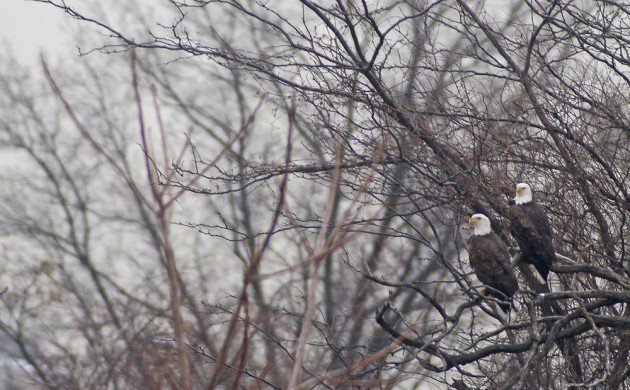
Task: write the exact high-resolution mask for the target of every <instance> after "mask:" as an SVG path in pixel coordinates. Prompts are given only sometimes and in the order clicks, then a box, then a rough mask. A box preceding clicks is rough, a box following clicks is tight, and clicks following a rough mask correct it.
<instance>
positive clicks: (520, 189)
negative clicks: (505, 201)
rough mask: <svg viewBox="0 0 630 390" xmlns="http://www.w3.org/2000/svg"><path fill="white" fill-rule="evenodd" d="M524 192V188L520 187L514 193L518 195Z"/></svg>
mask: <svg viewBox="0 0 630 390" xmlns="http://www.w3.org/2000/svg"><path fill="white" fill-rule="evenodd" d="M523 191H525V189H524V188H520V187H516V193H517V194H520V193H521V192H523Z"/></svg>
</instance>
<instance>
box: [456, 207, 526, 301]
mask: <svg viewBox="0 0 630 390" xmlns="http://www.w3.org/2000/svg"><path fill="white" fill-rule="evenodd" d="M468 223H469V224H470V225H472V226H473V228H474V231H473V235H472V237H470V241H469V249H468V252H469V258H470V265H471V266H472V268H473V270H474V271H475V274H476V275H477V279H479V281H480V282H481V283H483V284H485V285H486V286H488V287H490V288H489V289H488V290H486V294H487V295H489V296H491V297H493V298H496V299H498V300H500V301H502V303H501V304H499V307H501V309H502V310H503V311H504V312H506V313H507V312H509V311H510V303H509V302H510V298H511V297H512V296H513V295H514V294H515V293H516V291H518V281H517V280H516V276H515V275H514V270H513V269H512V264H511V263H510V252H508V247H507V245H505V243H504V242H503V241H501V239H500V238H499V236H497V235H496V234H495V233H493V232H492V228H491V226H490V220H489V219H488V217H486V216H485V215H483V214H475V215H473V216H472V217H470V219H469V220H468Z"/></svg>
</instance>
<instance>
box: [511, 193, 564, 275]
mask: <svg viewBox="0 0 630 390" xmlns="http://www.w3.org/2000/svg"><path fill="white" fill-rule="evenodd" d="M509 217H510V231H511V232H512V236H514V238H515V239H516V241H517V242H518V244H519V246H520V248H521V251H522V252H523V254H524V255H525V257H526V259H525V260H526V261H527V262H529V263H532V264H534V265H535V266H536V268H538V270H539V272H541V275H543V277H545V279H546V273H547V272H548V270H549V267H551V265H552V264H553V262H554V260H555V257H556V255H555V251H554V248H553V231H552V230H551V225H550V223H549V218H547V215H546V214H545V211H544V210H543V209H542V207H540V206H539V205H538V204H537V203H535V202H531V203H529V204H526V205H513V206H511V207H510V215H509ZM541 263H542V264H541Z"/></svg>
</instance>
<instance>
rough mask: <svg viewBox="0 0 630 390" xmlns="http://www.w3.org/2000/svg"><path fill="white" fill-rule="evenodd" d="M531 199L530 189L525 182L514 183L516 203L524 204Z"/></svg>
mask: <svg viewBox="0 0 630 390" xmlns="http://www.w3.org/2000/svg"><path fill="white" fill-rule="evenodd" d="M531 201H532V189H531V188H529V184H527V183H518V184H517V185H516V197H515V198H514V202H516V204H524V203H529V202H531Z"/></svg>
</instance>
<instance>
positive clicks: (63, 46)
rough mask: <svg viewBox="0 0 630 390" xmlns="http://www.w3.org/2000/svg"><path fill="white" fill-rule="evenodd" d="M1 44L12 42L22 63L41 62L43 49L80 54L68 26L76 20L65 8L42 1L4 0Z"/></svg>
mask: <svg viewBox="0 0 630 390" xmlns="http://www.w3.org/2000/svg"><path fill="white" fill-rule="evenodd" d="M0 9H1V12H0V44H1V45H2V46H3V47H5V48H6V45H7V44H9V45H10V46H9V47H10V48H11V49H12V50H13V55H14V56H15V57H16V58H17V59H18V61H19V62H20V63H22V64H29V65H31V64H32V65H35V64H37V61H38V58H39V53H40V51H43V52H44V53H45V54H47V55H48V56H55V55H76V49H74V45H73V43H72V39H71V34H70V33H69V29H68V28H67V26H68V25H69V24H70V23H71V22H72V20H70V18H67V17H66V16H65V15H64V14H63V13H62V12H61V11H59V10H58V9H55V8H53V7H51V6H48V5H46V4H41V3H33V2H30V1H24V0H0Z"/></svg>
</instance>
